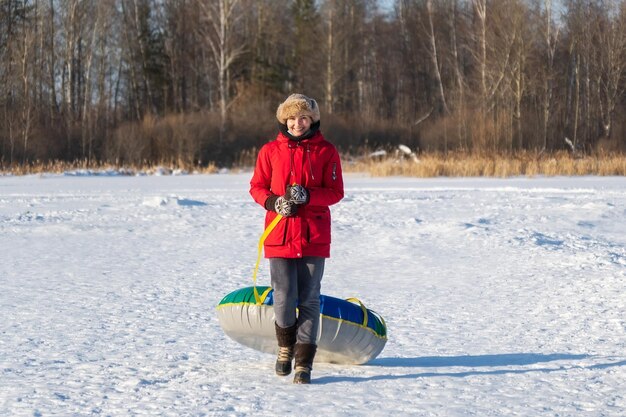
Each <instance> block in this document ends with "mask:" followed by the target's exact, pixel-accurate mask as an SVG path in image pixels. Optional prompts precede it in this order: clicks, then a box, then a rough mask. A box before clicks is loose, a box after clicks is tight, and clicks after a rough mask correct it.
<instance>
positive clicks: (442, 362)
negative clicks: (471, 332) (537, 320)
mask: <svg viewBox="0 0 626 417" xmlns="http://www.w3.org/2000/svg"><path fill="white" fill-rule="evenodd" d="M592 358H596V359H599V358H598V357H595V356H591V355H571V354H561V353H553V354H540V353H510V354H499V355H477V356H470V355H464V356H430V357H429V356H425V357H418V358H378V359H375V360H373V361H371V362H369V363H368V364H367V365H364V366H366V367H380V368H390V369H391V368H450V367H465V368H484V367H507V368H505V369H490V370H477V369H468V370H465V371H460V372H421V373H410V374H392V375H374V376H363V377H360V376H325V377H320V378H317V379H315V383H316V384H329V383H336V382H366V381H379V380H389V379H416V378H430V377H455V378H465V377H469V376H481V375H506V374H525V373H530V372H559V371H568V370H570V369H606V368H611V367H617V366H625V365H626V360H622V361H618V362H608V363H598V364H591V365H577V364H575V363H564V364H560V365H559V366H555V367H551V368H547V367H541V368H537V367H530V368H522V369H519V368H517V369H516V368H510V367H520V366H529V365H536V364H542V363H548V362H556V361H579V360H584V359H592ZM607 359H608V358H607Z"/></svg>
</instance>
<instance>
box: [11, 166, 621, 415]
mask: <svg viewBox="0 0 626 417" xmlns="http://www.w3.org/2000/svg"><path fill="white" fill-rule="evenodd" d="M70 174H71V173H70ZM250 176H251V174H250V173H242V174H236V173H231V174H224V175H222V174H215V175H178V176H169V175H164V176H157V175H143V176H127V175H89V173H85V172H80V173H74V175H43V176H26V177H17V176H5V177H0V236H1V239H0V253H2V258H1V259H2V261H1V262H0V317H1V318H2V319H1V320H0V415H2V416H5V415H6V416H22V415H25V416H33V415H34V416H49V415H64V416H70V415H80V416H84V415H111V416H122V415H123V416H126V415H135V416H139V415H150V416H153V415H164V416H183V415H193V416H251V415H254V416H282V415H299V416H309V415H320V416H362V415H368V416H388V415H394V416H395V415H415V416H538V415H541V416H594V417H595V416H623V415H626V399H625V397H624V392H625V391H624V387H626V317H625V311H626V308H625V306H626V302H625V300H626V297H625V296H624V294H625V293H626V181H625V180H624V178H621V177H620V178H618V177H574V178H565V177H557V178H511V179H485V178H483V179H469V178H461V179H451V178H439V179H412V178H369V177H367V176H364V175H348V176H346V178H345V182H346V197H345V199H344V200H343V201H342V202H341V203H339V204H338V205H336V206H334V207H333V208H332V213H333V247H332V257H331V259H330V260H329V261H328V262H327V264H326V272H325V276H324V280H323V286H322V291H323V293H324V294H328V295H331V296H335V297H343V298H348V297H352V296H355V297H358V298H359V299H360V300H361V301H363V302H364V303H365V305H366V306H368V307H369V308H372V309H373V310H375V311H377V312H378V313H380V314H381V315H382V316H383V317H384V319H385V320H386V322H387V325H388V332H389V341H388V343H387V346H386V347H385V349H384V350H383V352H382V353H381V355H380V356H379V357H378V358H377V359H375V360H373V361H372V362H370V363H368V364H366V365H362V366H340V365H331V364H321V363H320V364H316V365H315V369H314V371H313V384H311V385H310V386H299V385H294V384H292V383H291V378H290V377H277V376H275V375H274V373H273V362H274V358H273V357H272V356H271V355H267V354H264V353H260V352H256V351H254V350H251V349H249V348H246V347H244V346H241V345H238V344H237V343H235V342H233V341H232V340H230V339H229V338H227V337H226V336H225V335H224V333H223V332H222V331H221V328H220V326H219V322H218V321H217V317H216V310H215V307H216V306H217V304H218V302H219V301H220V300H221V298H222V297H223V296H224V295H225V294H227V293H229V292H231V291H233V290H235V289H237V288H240V287H243V286H248V285H251V276H252V269H253V267H254V262H255V261H256V249H257V242H258V239H259V237H260V234H261V232H262V223H263V214H264V212H263V209H262V208H261V207H259V206H258V205H256V204H255V203H253V202H252V199H251V198H250V196H249V194H248V181H249V179H250ZM268 269H269V268H268V265H267V262H266V261H264V262H263V263H262V266H261V270H260V272H259V284H260V285H267V284H268V282H269V277H268V275H269V271H268Z"/></svg>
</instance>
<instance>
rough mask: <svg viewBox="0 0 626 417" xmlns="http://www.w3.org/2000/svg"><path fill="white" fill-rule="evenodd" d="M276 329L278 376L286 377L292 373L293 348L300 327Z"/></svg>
mask: <svg viewBox="0 0 626 417" xmlns="http://www.w3.org/2000/svg"><path fill="white" fill-rule="evenodd" d="M274 325H275V327H276V340H277V341H278V358H277V359H276V375H280V376H285V375H289V374H290V373H291V361H292V359H293V346H294V345H295V344H296V331H297V330H298V326H297V325H296V324H294V325H293V326H291V327H280V326H279V325H278V324H275V323H274Z"/></svg>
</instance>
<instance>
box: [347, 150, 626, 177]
mask: <svg viewBox="0 0 626 417" xmlns="http://www.w3.org/2000/svg"><path fill="white" fill-rule="evenodd" d="M346 160H347V162H346V163H344V171H346V172H367V173H370V174H371V175H373V176H379V177H384V176H410V177H422V178H428V177H441V176H444V177H500V178H504V177H513V176H529V177H533V176H540V175H541V176H560V175H563V176H580V175H601V176H606V175H618V176H623V175H626V156H625V155H622V154H610V155H596V156H584V157H573V156H571V155H570V154H568V153H565V152H562V153H555V154H551V155H545V154H544V155H541V154H537V153H529V152H523V153H517V154H512V155H473V154H467V153H449V154H447V155H443V154H425V155H421V156H420V157H419V158H418V160H417V161H414V160H413V159H410V158H404V159H400V158H397V157H390V158H387V159H383V160H380V159H373V158H367V157H364V158H363V157H362V158H346Z"/></svg>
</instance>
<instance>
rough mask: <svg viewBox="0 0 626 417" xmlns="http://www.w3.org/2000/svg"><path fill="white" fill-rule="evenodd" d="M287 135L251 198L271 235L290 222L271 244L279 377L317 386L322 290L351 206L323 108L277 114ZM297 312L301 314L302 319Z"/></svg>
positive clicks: (294, 105)
mask: <svg viewBox="0 0 626 417" xmlns="http://www.w3.org/2000/svg"><path fill="white" fill-rule="evenodd" d="M276 118H277V119H278V122H279V133H278V136H277V137H276V140H274V141H271V142H269V143H267V144H265V145H264V146H263V147H262V148H261V150H260V151H259V156H258V159H257V163H256V168H255V170H254V175H253V176H252V180H251V181H250V194H251V195H252V197H253V198H254V200H255V201H256V202H257V203H259V204H260V205H262V206H263V207H265V209H266V210H267V213H266V215H265V227H267V226H268V225H269V224H270V223H271V222H272V220H274V218H275V217H276V216H277V215H278V214H280V215H282V216H283V217H284V219H282V220H281V221H280V222H279V223H278V225H277V226H276V227H275V228H274V230H273V231H272V232H271V233H270V234H269V235H268V236H267V238H266V239H265V244H264V245H265V247H264V248H265V257H266V258H269V262H270V276H271V284H272V288H273V289H274V295H273V297H274V314H275V321H276V323H275V327H276V340H277V342H278V347H279V352H278V359H277V360H276V373H277V374H278V375H289V374H290V373H291V369H292V365H291V362H292V360H293V358H294V356H295V376H294V383H297V384H308V383H310V381H311V370H312V368H313V359H314V358H315V352H316V350H317V345H316V342H317V333H318V328H319V320H320V287H321V280H322V275H323V274H324V263H325V260H326V258H328V257H330V240H331V239H330V222H331V221H330V210H329V208H328V206H330V205H332V204H335V203H337V202H339V200H341V199H342V198H343V177H342V173H341V163H340V160H339V154H338V152H337V150H336V149H335V147H334V146H333V145H332V144H331V143H330V142H328V141H326V140H325V139H324V136H322V133H321V132H320V131H319V127H320V111H319V107H318V106H317V102H316V101H315V100H313V99H312V98H309V97H307V96H305V95H302V94H292V95H290V96H289V97H288V98H287V99H286V100H285V101H284V102H283V103H282V104H280V105H279V106H278V109H277V110H276ZM296 306H297V312H296Z"/></svg>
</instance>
